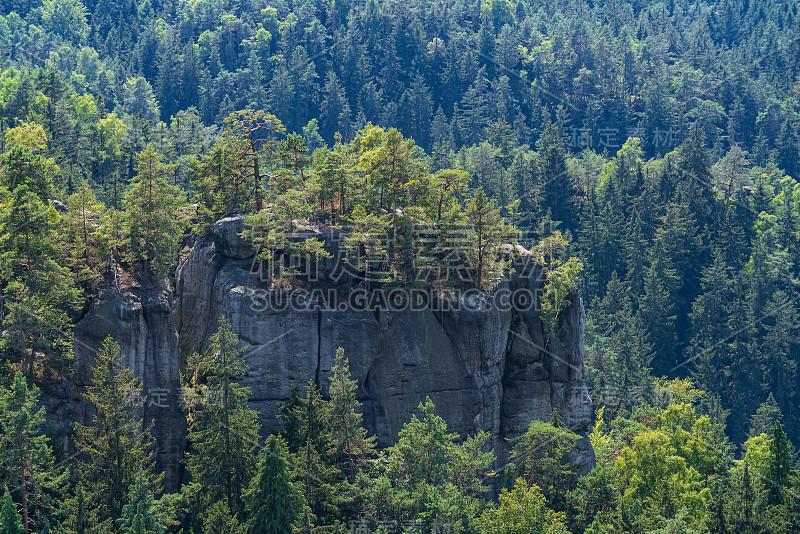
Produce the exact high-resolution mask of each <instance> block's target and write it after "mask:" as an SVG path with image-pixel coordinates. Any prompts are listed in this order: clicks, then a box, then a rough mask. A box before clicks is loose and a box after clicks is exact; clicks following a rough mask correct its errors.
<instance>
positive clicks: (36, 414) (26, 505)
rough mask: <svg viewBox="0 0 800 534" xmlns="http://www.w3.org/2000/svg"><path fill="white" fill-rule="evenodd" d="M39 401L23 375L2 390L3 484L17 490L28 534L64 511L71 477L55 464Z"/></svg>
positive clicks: (0, 471) (0, 458)
mask: <svg viewBox="0 0 800 534" xmlns="http://www.w3.org/2000/svg"><path fill="white" fill-rule="evenodd" d="M39 402H40V398H39V388H37V387H36V386H32V387H31V388H28V386H27V384H26V382H25V377H24V376H23V374H22V373H21V372H17V373H16V375H15V376H14V381H13V383H12V384H11V387H10V388H8V389H6V388H2V387H0V477H2V478H0V482H2V483H4V484H8V485H9V486H11V487H13V488H14V490H13V495H14V497H15V500H16V501H17V503H16V504H18V506H19V508H20V510H21V513H22V524H23V526H24V529H25V533H26V534H27V533H29V532H31V531H32V530H38V529H39V528H41V526H42V525H43V523H44V521H45V519H46V515H47V514H50V513H52V512H53V511H54V509H58V508H60V506H61V492H62V491H63V490H64V489H65V486H66V483H67V478H68V477H69V472H68V471H66V470H65V469H63V468H62V467H59V466H56V465H55V461H54V458H53V451H52V450H51V449H50V446H49V439H48V438H47V436H45V435H44V434H42V433H41V426H42V424H43V423H44V417H45V410H44V407H39V406H38V405H39Z"/></svg>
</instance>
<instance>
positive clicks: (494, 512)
mask: <svg viewBox="0 0 800 534" xmlns="http://www.w3.org/2000/svg"><path fill="white" fill-rule="evenodd" d="M565 523H566V516H565V514H564V513H563V512H554V511H552V510H550V509H548V508H547V500H546V499H545V497H544V495H542V492H541V490H539V488H538V486H536V485H535V484H534V485H528V483H526V482H525V481H524V480H523V479H522V478H518V479H517V480H516V481H515V482H514V487H513V488H512V489H511V490H510V491H509V490H507V489H505V488H504V489H503V491H502V492H501V493H500V501H499V506H498V507H497V508H491V509H489V510H486V511H485V512H484V513H483V515H481V517H480V525H481V527H482V531H483V532H485V533H486V534H567V533H568V532H569V530H568V529H567V527H566V524H565Z"/></svg>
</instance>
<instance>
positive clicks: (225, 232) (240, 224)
mask: <svg viewBox="0 0 800 534" xmlns="http://www.w3.org/2000/svg"><path fill="white" fill-rule="evenodd" d="M243 231H244V216H242V215H232V216H230V217H225V218H224V219H220V220H218V221H217V222H216V223H214V248H215V249H216V251H217V252H218V253H219V254H222V255H223V256H225V257H226V258H231V259H234V260H243V259H247V258H252V257H253V256H255V254H256V248H255V247H254V246H253V244H252V243H251V242H250V241H249V240H247V239H243V238H242V236H241V233H242V232H243Z"/></svg>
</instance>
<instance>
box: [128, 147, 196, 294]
mask: <svg viewBox="0 0 800 534" xmlns="http://www.w3.org/2000/svg"><path fill="white" fill-rule="evenodd" d="M175 167H176V165H174V164H170V165H167V164H164V163H162V161H161V155H160V154H158V153H157V152H156V150H155V148H154V147H153V145H148V146H147V148H146V149H145V150H144V151H142V152H140V153H139V154H137V163H136V171H137V175H136V178H135V179H134V181H133V183H132V184H131V187H130V189H129V190H128V192H127V193H126V194H125V199H124V201H123V203H124V205H125V219H124V221H125V227H126V229H127V231H128V243H127V244H128V259H129V261H134V262H140V263H141V265H142V266H143V267H144V272H145V274H146V275H152V276H154V277H155V278H157V279H158V278H161V277H163V276H164V275H165V274H166V273H167V271H168V270H169V268H170V266H171V265H172V264H173V262H174V261H175V257H176V254H177V247H178V240H179V238H180V236H181V233H182V232H183V227H184V226H185V223H184V221H183V220H182V219H181V217H180V214H179V211H178V210H179V209H180V207H181V206H182V205H183V203H184V198H185V195H184V193H183V192H182V191H181V190H180V188H178V187H175V186H172V185H170V184H169V182H168V179H169V178H168V177H169V175H170V174H171V173H172V172H174V170H175Z"/></svg>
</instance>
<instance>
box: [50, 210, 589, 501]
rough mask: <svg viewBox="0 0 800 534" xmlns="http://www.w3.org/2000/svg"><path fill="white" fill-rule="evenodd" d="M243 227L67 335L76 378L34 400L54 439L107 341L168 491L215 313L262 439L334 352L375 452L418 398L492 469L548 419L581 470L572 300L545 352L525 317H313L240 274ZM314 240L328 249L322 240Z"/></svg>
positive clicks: (219, 230)
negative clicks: (296, 390) (560, 424)
mask: <svg viewBox="0 0 800 534" xmlns="http://www.w3.org/2000/svg"><path fill="white" fill-rule="evenodd" d="M241 229H242V221H241V219H239V218H232V219H229V220H223V221H220V223H218V224H217V227H216V228H215V236H214V239H211V238H204V239H199V240H197V242H196V243H195V245H194V247H193V248H192V250H191V252H190V253H189V255H188V257H186V258H185V259H184V260H183V261H182V262H181V264H180V266H179V268H178V272H177V279H176V290H175V293H174V294H172V293H170V292H168V291H166V290H159V291H136V290H132V291H127V292H125V293H124V294H121V293H119V292H117V291H113V290H108V291H106V292H104V293H102V294H101V297H100V299H99V300H98V301H97V302H95V303H94V305H93V306H92V308H91V309H90V310H89V312H88V313H87V314H86V315H85V316H84V318H83V319H81V320H80V321H79V323H78V325H77V327H76V329H75V361H74V365H73V367H74V371H75V374H74V379H73V380H71V381H70V382H65V383H64V384H62V385H60V386H59V387H57V388H55V389H53V390H50V391H45V395H44V397H43V401H44V403H45V406H46V408H47V412H48V423H49V426H50V432H51V433H52V434H54V435H56V436H67V435H68V434H69V433H70V431H71V427H72V421H75V420H80V421H86V420H87V418H88V415H89V414H88V410H87V407H86V404H85V402H84V401H83V400H82V399H81V395H80V393H81V392H82V391H83V389H84V387H85V385H86V384H88V382H89V379H90V372H89V371H90V367H91V365H92V363H93V361H94V355H95V351H96V349H97V347H98V346H99V344H100V342H101V341H102V340H103V339H104V338H105V337H106V336H108V335H111V336H112V337H114V339H116V340H117V341H118V342H119V343H120V345H121V347H122V351H123V353H124V355H125V357H126V359H125V362H126V364H127V365H128V366H129V367H131V368H132V369H133V371H134V373H135V375H136V376H137V377H138V378H140V379H141V380H142V382H143V386H144V392H145V393H146V394H147V395H148V400H147V402H146V403H145V406H144V407H143V415H144V418H145V421H150V420H153V421H154V424H155V426H154V435H155V438H156V440H157V443H158V456H157V462H158V468H159V469H162V470H164V471H165V475H166V476H165V489H166V490H167V491H173V490H176V489H177V488H178V487H179V484H180V481H181V477H182V467H181V464H180V460H181V458H182V456H183V450H184V447H185V434H186V428H185V420H184V416H183V413H182V410H181V406H180V395H179V391H178V387H179V373H180V369H181V364H182V362H184V361H185V359H186V357H188V356H189V355H190V354H191V353H192V352H195V351H202V350H204V349H206V348H207V344H208V341H209V338H210V336H211V335H212V334H213V333H214V331H215V330H216V328H217V320H218V318H219V317H220V316H225V317H227V318H228V320H230V321H231V323H232V324H233V328H234V331H235V332H236V333H237V334H238V335H239V337H240V339H241V342H242V344H243V345H247V350H246V353H245V354H246V359H247V363H248V365H249V367H250V371H249V372H248V373H247V375H246V376H245V377H244V378H243V379H242V383H243V384H244V385H246V386H249V387H250V388H251V389H252V398H251V405H252V407H253V408H254V409H256V410H258V412H259V414H260V417H261V422H262V424H263V428H264V430H265V431H269V430H271V429H278V428H279V426H280V425H279V421H278V419H277V413H278V406H279V405H280V403H281V402H283V401H284V400H286V399H287V398H288V397H289V394H290V391H291V388H292V384H293V383H294V382H299V383H300V384H304V383H306V382H308V380H313V381H314V382H316V383H317V384H319V385H320V386H321V387H322V388H323V390H326V389H327V386H328V377H329V375H330V369H331V367H332V365H333V358H334V355H335V353H336V349H337V348H338V347H343V348H344V350H345V353H346V354H347V356H348V358H349V360H350V369H351V373H352V374H353V377H354V378H355V379H356V380H357V382H358V385H359V389H358V396H359V399H360V401H361V402H362V403H363V407H364V423H365V425H366V427H367V429H368V430H369V431H370V432H371V433H373V434H375V435H376V436H377V437H378V442H379V445H381V446H386V445H389V444H391V443H392V441H393V439H394V438H396V436H397V432H398V431H399V430H400V428H401V427H402V425H403V424H404V423H406V422H407V421H409V419H410V418H411V414H412V413H413V412H414V410H415V409H416V407H417V405H418V404H419V403H420V401H422V400H424V399H425V397H426V396H430V397H431V399H432V400H433V401H434V403H435V404H436V410H437V413H438V414H439V415H441V416H442V417H444V419H445V420H446V421H447V423H448V426H449V429H450V430H451V431H454V432H458V433H459V434H460V435H462V436H465V435H468V434H474V433H476V432H478V431H481V430H485V431H488V432H489V433H490V434H491V441H490V444H491V445H492V446H493V447H494V448H495V451H496V452H497V454H498V460H499V462H500V463H501V464H502V462H504V461H505V459H506V457H507V453H508V443H507V438H510V437H514V436H517V435H519V434H521V433H522V432H524V431H525V430H526V429H527V426H528V423H529V422H530V421H531V420H532V419H534V418H538V419H543V420H549V419H550V417H551V414H552V412H553V410H557V411H558V413H559V415H560V416H561V418H562V420H563V421H564V423H565V424H566V426H568V427H569V428H570V429H571V430H573V431H576V432H578V433H580V434H581V435H582V436H583V438H582V439H581V441H580V442H579V443H578V446H577V447H576V449H575V451H574V452H573V453H572V461H573V462H575V463H577V464H579V465H580V466H581V470H582V472H584V473H585V472H588V470H589V469H591V467H592V466H593V465H594V453H593V451H592V449H591V445H590V444H589V440H588V438H587V437H586V431H587V427H588V426H589V424H590V421H591V409H592V407H591V400H590V399H589V397H588V394H587V391H586V386H585V384H584V383H583V332H584V322H585V317H584V309H583V305H582V303H581V302H580V299H579V298H578V297H574V298H573V304H572V305H571V306H570V307H569V308H568V309H567V310H565V312H564V320H563V325H562V327H561V329H560V330H559V331H558V332H557V335H556V336H555V339H551V340H550V342H549V343H546V340H545V336H544V333H543V332H544V328H543V324H542V321H541V319H540V317H539V314H538V312H536V311H535V310H533V309H532V310H529V311H524V312H522V311H515V310H499V309H496V308H483V307H481V306H477V307H475V306H472V307H469V309H463V308H462V309H457V310H439V311H431V309H429V308H428V309H422V310H402V311H376V310H364V311H357V310H353V309H347V308H343V309H332V310H331V309H320V308H319V307H318V306H315V305H314V303H313V302H311V301H309V302H308V305H307V306H306V307H305V308H304V307H303V306H302V305H301V306H299V307H298V306H294V307H280V306H276V305H274V304H275V302H272V300H273V299H274V295H272V296H271V295H270V294H268V293H266V292H265V290H264V289H262V288H260V287H261V285H260V284H259V283H258V281H257V280H256V279H255V278H254V276H253V274H252V273H251V267H252V265H253V260H252V255H253V250H251V249H250V247H249V246H248V244H247V243H246V242H244V241H242V240H241V239H240V238H239V237H238V235H237V234H238V232H240V231H241ZM321 237H322V238H323V239H324V240H325V242H326V246H327V247H328V248H330V247H332V246H333V245H332V236H330V235H327V236H326V235H322V236H321ZM323 267H324V268H326V266H323ZM323 271H324V269H323ZM537 274H540V273H537V272H529V273H527V275H526V276H515V277H513V278H512V279H511V280H509V281H507V282H504V287H506V288H509V289H515V288H516V289H519V288H527V289H529V290H530V291H531V292H532V293H534V294H535V293H537V292H538V291H539V290H541V286H542V283H543V282H542V280H541V279H540V277H539V276H537ZM345 282H346V281H345ZM57 443H63V445H62V446H63V447H64V448H63V451H62V452H63V453H64V454H65V455H66V454H71V453H74V452H75V450H74V448H73V447H70V446H69V440H59V441H57Z"/></svg>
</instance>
